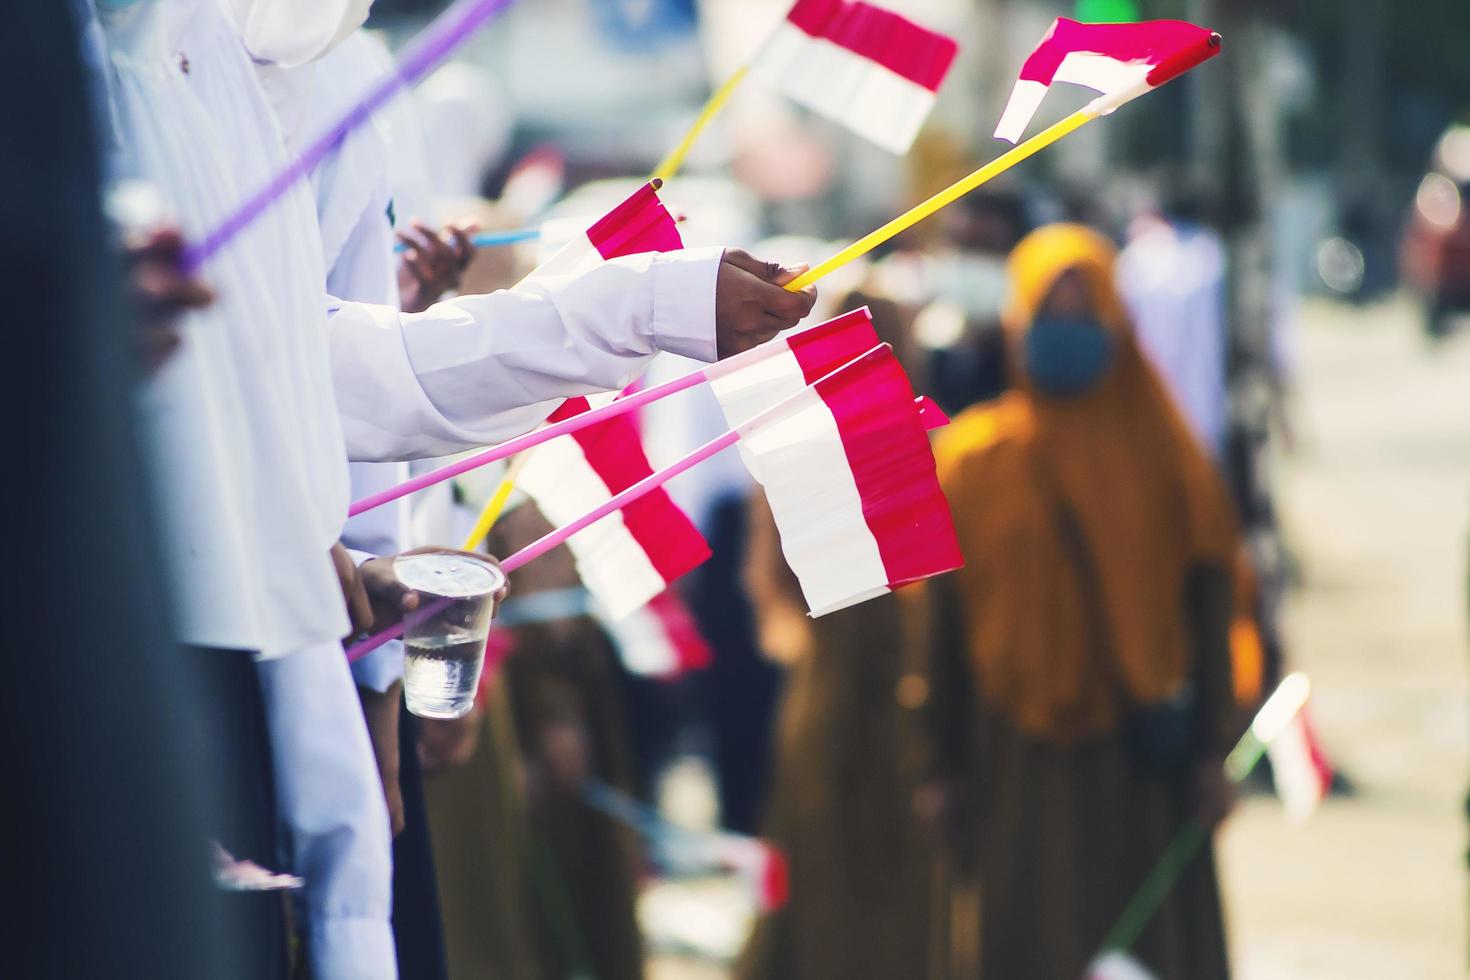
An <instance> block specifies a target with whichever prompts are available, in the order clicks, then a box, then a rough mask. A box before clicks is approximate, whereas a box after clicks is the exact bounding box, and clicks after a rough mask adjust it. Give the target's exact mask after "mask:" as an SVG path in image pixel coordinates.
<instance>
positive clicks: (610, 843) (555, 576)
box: [421, 504, 643, 980]
mask: <svg viewBox="0 0 1470 980" xmlns="http://www.w3.org/2000/svg"><path fill="white" fill-rule="evenodd" d="M550 530H551V526H550V525H549V524H548V523H547V522H546V520H545V518H544V517H542V516H541V514H540V513H539V511H537V509H536V508H535V506H534V505H531V504H523V505H522V506H520V507H517V508H516V509H515V510H512V511H511V512H509V513H508V514H506V515H505V516H504V517H502V518H501V520H500V522H499V524H498V525H497V526H496V527H495V529H494V531H492V533H491V535H490V540H489V542H488V543H489V544H490V546H491V549H492V551H493V552H494V553H495V554H513V553H514V552H515V551H516V550H518V549H519V548H520V547H521V546H523V545H525V544H529V543H530V542H531V541H533V540H535V539H536V538H539V537H540V536H541V535H542V534H544V533H546V532H547V531H550ZM510 588H511V600H509V601H510V602H513V603H527V602H528V601H529V602H531V603H534V602H535V601H536V598H537V597H538V596H539V597H542V598H546V597H554V595H556V594H566V593H568V592H578V591H579V590H580V579H579V578H578V577H577V571H576V566H575V562H574V561H573V559H572V556H571V552H570V551H569V550H567V549H566V548H565V547H563V548H559V549H556V550H555V551H552V552H550V553H548V554H547V555H544V556H542V557H541V558H538V559H537V560H536V561H535V562H532V563H531V564H530V565H527V566H526V567H525V568H523V569H520V570H518V571H517V572H515V573H513V574H512V575H511V579H510ZM511 613H512V610H510V609H507V610H506V614H507V618H508V619H509V618H511ZM531 618H532V619H533V620H536V621H531V622H523V623H522V624H521V625H515V626H507V627H504V628H496V629H495V630H494V631H493V632H492V642H491V646H490V649H491V651H492V653H491V655H490V656H489V658H488V659H487V662H486V667H485V670H486V674H487V676H486V679H485V681H484V682H483V683H482V697H483V698H484V703H483V704H482V705H479V706H477V708H476V711H475V713H474V714H472V715H471V716H468V717H467V718H465V719H459V720H457V721H454V722H438V721H428V720H425V721H423V723H422V727H423V736H422V739H421V752H422V754H423V755H424V762H425V766H426V769H427V770H428V771H429V773H430V775H429V776H428V778H427V780H426V785H425V788H426V792H427V799H428V810H429V821H430V838H431V840H432V842H433V847H434V859H435V865H436V867H437V869H438V880H439V893H440V903H441V907H442V909H443V915H444V927H445V939H446V943H447V946H448V950H449V961H450V970H449V972H450V976H451V978H453V980H462V978H463V980H473V978H479V977H496V978H508V980H560V978H563V977H570V976H595V977H597V978H598V980H637V978H641V977H642V976H643V945H642V939H641V936H640V934H639V931H638V923H637V919H636V916H635V911H636V909H635V903H636V899H637V887H636V886H637V873H638V868H639V859H638V852H637V841H636V840H635V839H634V838H633V836H632V833H631V831H629V830H628V829H627V828H625V827H622V826H620V825H618V824H616V823H614V822H613V821H612V820H611V819H609V818H608V817H607V816H605V815H603V814H602V813H600V812H598V811H595V810H593V809H592V808H590V807H589V806H588V805H587V804H586V803H584V802H583V800H582V798H581V795H580V789H581V786H582V783H583V782H584V781H585V780H586V779H588V778H592V779H596V780H598V781H600V782H602V783H606V784H608V785H611V786H614V787H616V788H618V789H620V790H622V791H624V792H632V791H633V789H634V783H635V780H634V773H633V766H632V746H631V739H630V736H629V731H628V725H627V721H626V718H625V714H624V707H623V703H622V691H621V688H620V686H619V678H618V673H617V664H616V657H617V654H616V652H615V650H614V649H613V647H612V644H611V643H610V641H609V640H608V638H607V636H606V634H605V633H604V632H603V631H602V629H601V627H600V626H598V625H597V623H596V622H595V620H593V619H592V618H591V617H590V616H588V615H585V614H583V613H578V612H575V611H569V612H568V613H567V614H566V615H555V616H552V617H550V618H545V617H531Z"/></svg>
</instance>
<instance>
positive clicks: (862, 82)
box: [751, 0, 959, 154]
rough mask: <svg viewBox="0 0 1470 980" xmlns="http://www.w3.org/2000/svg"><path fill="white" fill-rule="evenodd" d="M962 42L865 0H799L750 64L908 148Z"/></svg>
mask: <svg viewBox="0 0 1470 980" xmlns="http://www.w3.org/2000/svg"><path fill="white" fill-rule="evenodd" d="M958 50H959V46H958V45H957V44H956V43H955V41H954V38H951V37H947V36H945V35H943V34H939V33H936V32H934V31H931V30H929V29H928V28H925V27H920V26H919V25H918V24H915V23H914V22H913V21H911V20H909V19H907V18H905V17H902V16H900V15H899V14H896V13H894V12H893V11H891V10H884V9H883V8H882V7H877V6H874V5H873V4H870V3H864V2H863V0H796V4H795V5H794V6H793V7H792V8H791V11H790V12H789V13H788V14H787V15H786V19H785V20H784V21H782V22H781V24H780V26H779V27H777V28H776V31H775V33H774V34H772V35H771V37H770V39H769V40H767V42H766V44H765V46H764V47H763V48H761V51H760V53H759V54H758V55H757V56H756V58H755V61H754V62H753V64H752V65H751V70H752V72H753V73H754V74H756V75H757V76H759V77H762V78H764V79H766V80H767V81H768V82H769V83H770V84H771V85H772V86H774V87H775V88H776V89H777V90H779V91H781V92H783V93H784V94H785V95H787V96H789V97H790V98H791V99H794V100H795V101H796V102H798V103H800V104H801V105H804V106H806V107H807V108H808V109H811V110H812V111H814V112H818V113H821V114H822V115H824V116H826V117H827V118H829V119H832V120H833V121H835V122H838V123H841V124H842V125H843V126H846V127H847V128H848V129H851V130H852V131H853V132H855V133H857V134H858V135H859V136H862V137H863V138H865V139H868V140H871V141H872V142H874V143H876V144H878V145H879V146H881V147H883V148H884V149H886V150H890V151H892V152H894V153H899V154H903V153H907V152H908V149H909V146H910V145H912V144H913V142H914V137H915V136H917V135H918V133H919V129H920V127H922V126H923V125H924V120H925V119H926V118H928V116H929V111H930V110H931V109H933V108H934V102H935V99H936V98H937V97H938V92H939V86H940V84H941V83H942V82H943V81H944V76H945V75H946V74H948V73H949V69H950V66H951V65H952V64H953V63H954V59H955V54H956V52H957V51H958Z"/></svg>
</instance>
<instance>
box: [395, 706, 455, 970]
mask: <svg viewBox="0 0 1470 980" xmlns="http://www.w3.org/2000/svg"><path fill="white" fill-rule="evenodd" d="M399 711H400V714H399V719H398V750H399V763H398V782H399V787H400V788H401V789H402V791H403V833H401V834H399V835H398V837H397V838H396V839H395V840H394V841H393V942H394V945H395V946H396V947H397V949H398V975H399V976H400V977H401V978H402V980H447V978H448V976H449V958H448V956H447V954H446V952H445V949H444V920H443V918H442V917H441V916H440V914H439V883H438V881H437V880H436V879H435V877H434V852H433V850H432V848H431V847H430V842H429V811H428V807H427V806H426V805H425V802H424V777H423V772H422V770H420V769H419V755H418V720H417V719H416V718H414V716H413V715H411V714H409V713H408V709H407V708H400V709H399Z"/></svg>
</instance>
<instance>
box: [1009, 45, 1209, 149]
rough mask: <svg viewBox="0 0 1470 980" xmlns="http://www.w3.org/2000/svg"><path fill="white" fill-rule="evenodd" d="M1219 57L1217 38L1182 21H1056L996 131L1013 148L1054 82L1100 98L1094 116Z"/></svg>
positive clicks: (1023, 71)
mask: <svg viewBox="0 0 1470 980" xmlns="http://www.w3.org/2000/svg"><path fill="white" fill-rule="evenodd" d="M1219 51H1220V35H1218V34H1216V33H1215V32H1213V31H1210V30H1206V29H1205V28H1203V27H1196V26H1195V25H1193V24H1188V23H1185V22H1184V21H1181V20H1151V21H1144V22H1142V23H1137V24H1083V23H1080V22H1078V21H1075V20H1069V19H1068V18H1066V17H1058V18H1057V20H1056V22H1055V23H1054V24H1052V26H1051V30H1050V31H1048V32H1047V34H1046V37H1044V38H1043V39H1042V41H1041V44H1040V45H1039V46H1038V47H1037V48H1036V50H1035V51H1033V52H1032V53H1031V56H1030V57H1029V58H1027V59H1026V63H1025V64H1024V65H1023V66H1022V67H1021V74H1020V77H1019V78H1018V79H1017V80H1016V86H1015V88H1014V89H1012V90H1011V98H1010V102H1009V103H1007V105H1006V110H1005V113H1004V114H1003V115H1002V116H1001V118H1000V125H998V126H997V127H996V128H995V135H996V137H997V138H999V139H1003V140H1008V141H1010V142H1012V143H1018V142H1020V140H1021V137H1022V136H1023V135H1025V132H1026V127H1027V125H1029V124H1030V122H1031V118H1032V117H1033V116H1035V115H1036V110H1037V109H1038V108H1039V107H1040V106H1041V102H1042V100H1043V99H1044V98H1046V93H1047V91H1048V89H1049V88H1050V87H1051V85H1052V83H1053V82H1067V83H1069V84H1072V85H1081V86H1082V87H1083V88H1089V89H1092V90H1093V91H1094V92H1097V93H1099V95H1100V96H1101V98H1099V99H1098V100H1097V101H1096V102H1094V103H1093V104H1092V108H1093V110H1094V111H1095V112H1096V113H1097V114H1098V115H1105V114H1107V113H1109V112H1112V111H1113V110H1114V109H1116V108H1118V106H1120V105H1122V104H1123V103H1125V102H1128V101H1130V100H1132V99H1135V98H1137V97H1138V96H1140V95H1143V94H1144V93H1145V92H1147V91H1149V90H1150V89H1155V88H1158V87H1159V86H1160V85H1163V84H1164V83H1165V82H1167V81H1169V80H1170V79H1172V78H1175V77H1176V76H1178V75H1181V74H1183V73H1184V72H1186V71H1188V70H1189V69H1191V68H1193V67H1194V66H1195V65H1198V64H1199V63H1200V62H1202V61H1205V60H1207V59H1209V58H1212V57H1214V56H1215V55H1216V54H1218V53H1219Z"/></svg>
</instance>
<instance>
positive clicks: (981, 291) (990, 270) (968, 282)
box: [916, 190, 1031, 412]
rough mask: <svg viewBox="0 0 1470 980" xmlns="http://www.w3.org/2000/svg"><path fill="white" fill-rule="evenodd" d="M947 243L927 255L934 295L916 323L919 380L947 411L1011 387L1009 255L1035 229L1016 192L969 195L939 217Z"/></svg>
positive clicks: (927, 280)
mask: <svg viewBox="0 0 1470 980" xmlns="http://www.w3.org/2000/svg"><path fill="white" fill-rule="evenodd" d="M941 222H942V227H943V230H944V234H945V239H946V244H945V245H944V246H943V247H940V248H938V249H936V250H934V251H933V252H931V253H929V254H926V255H924V256H923V258H922V260H921V261H922V269H923V280H924V283H923V288H924V291H925V293H926V294H927V295H928V296H929V297H931V299H930V302H929V303H928V305H927V306H926V307H925V308H924V310H923V311H922V312H921V313H920V314H919V319H918V321H917V324H916V332H917V339H918V342H919V344H920V345H921V346H922V347H923V348H924V349H925V350H926V351H927V352H928V358H927V364H925V365H924V366H923V370H922V372H921V374H920V375H917V376H923V377H927V379H928V386H929V388H930V390H931V391H932V392H933V398H934V400H935V401H937V402H938V403H939V406H940V407H941V408H943V409H944V410H945V411H946V412H959V411H961V410H963V409H965V408H967V407H969V406H970V405H973V404H975V403H976V402H981V401H988V400H990V399H993V398H998V397H1000V395H1001V394H1002V393H1004V392H1005V390H1006V388H1007V386H1008V383H1009V382H1008V378H1007V374H1006V357H1005V340H1004V337H1003V335H1002V332H1001V326H1000V314H1001V309H1002V307H1003V306H1004V304H1005V290H1006V284H1005V257H1006V256H1007V255H1009V254H1010V252H1011V249H1013V248H1015V247H1016V243H1017V242H1018V241H1020V240H1021V236H1022V235H1024V234H1026V232H1027V231H1029V230H1030V227H1031V226H1030V221H1029V218H1028V215H1027V207H1026V201H1025V198H1024V197H1022V195H1021V194H1020V193H1019V192H1018V191H1006V190H985V191H978V192H976V193H973V194H968V195H966V196H965V197H963V198H961V199H960V200H959V201H957V202H956V203H955V206H954V207H952V208H949V209H948V210H946V211H945V212H944V213H943V215H942V217H941Z"/></svg>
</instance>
